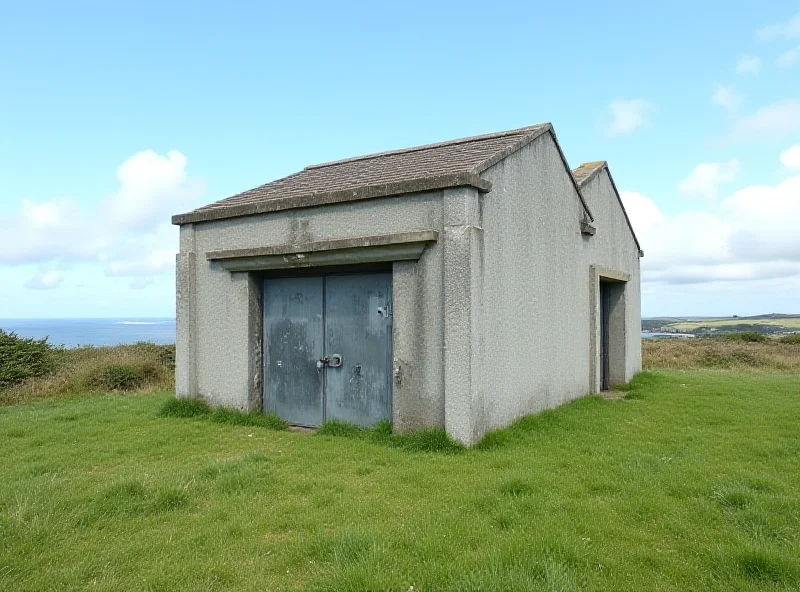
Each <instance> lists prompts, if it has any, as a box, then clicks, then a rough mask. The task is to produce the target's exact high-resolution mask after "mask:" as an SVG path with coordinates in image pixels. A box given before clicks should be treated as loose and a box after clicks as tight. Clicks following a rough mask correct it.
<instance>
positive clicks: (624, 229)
mask: <svg viewBox="0 0 800 592" xmlns="http://www.w3.org/2000/svg"><path fill="white" fill-rule="evenodd" d="M582 192H583V196H584V199H586V202H587V204H588V205H589V209H590V210H591V211H592V214H593V215H594V218H595V221H594V226H595V227H596V228H597V233H596V234H595V235H594V237H592V239H591V240H589V241H588V244H589V251H588V253H587V256H588V263H589V264H592V265H598V266H602V267H606V268H609V269H614V270H617V271H621V272H624V273H628V274H630V276H631V279H630V281H629V282H627V283H626V284H625V295H624V298H625V329H626V334H625V353H624V355H625V362H624V367H625V371H624V376H620V377H618V379H619V381H621V382H627V381H628V380H630V379H631V378H633V375H634V374H635V373H636V372H638V371H639V370H641V367H642V339H641V326H642V314H641V288H640V283H639V281H640V274H639V254H638V253H639V250H638V248H637V246H636V243H635V242H634V239H633V235H632V234H631V231H630V228H629V227H628V223H627V221H626V220H625V214H624V212H623V210H622V206H620V204H619V201H618V199H617V196H616V193H615V191H614V186H613V184H612V183H611V179H610V177H609V175H608V171H607V170H606V169H604V170H602V171H601V172H600V173H598V174H597V175H596V176H595V177H594V178H593V179H591V180H590V181H589V182H588V183H586V184H585V185H584V186H583V188H582ZM598 340H599V335H598ZM612 353H613V352H612Z"/></svg>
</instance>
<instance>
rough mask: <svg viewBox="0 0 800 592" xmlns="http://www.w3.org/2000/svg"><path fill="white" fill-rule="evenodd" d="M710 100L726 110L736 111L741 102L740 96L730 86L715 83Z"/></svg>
mask: <svg viewBox="0 0 800 592" xmlns="http://www.w3.org/2000/svg"><path fill="white" fill-rule="evenodd" d="M711 100H712V101H713V102H714V104H715V105H719V106H720V107H722V108H723V109H725V110H726V111H736V110H737V109H739V106H740V105H741V104H742V97H741V96H739V95H738V94H736V92H735V91H734V90H733V88H731V87H730V86H722V85H721V84H717V85H716V86H715V87H714V94H713V95H711Z"/></svg>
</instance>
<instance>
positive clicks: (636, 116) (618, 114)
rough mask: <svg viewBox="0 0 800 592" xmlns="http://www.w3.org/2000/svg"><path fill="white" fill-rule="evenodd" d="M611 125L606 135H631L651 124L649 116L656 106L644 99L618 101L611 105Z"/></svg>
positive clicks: (612, 102)
mask: <svg viewBox="0 0 800 592" xmlns="http://www.w3.org/2000/svg"><path fill="white" fill-rule="evenodd" d="M609 109H610V111H611V117H612V119H611V123H610V124H609V125H608V126H607V127H606V134H607V135H609V136H619V135H622V134H629V133H631V132H633V131H635V130H637V129H639V128H641V127H643V126H645V125H647V124H648V123H649V120H648V116H649V115H650V113H652V112H653V111H654V110H655V106H654V105H653V104H652V103H650V102H649V101H645V100H643V99H630V100H625V99H616V100H614V101H611V104H610V105H609Z"/></svg>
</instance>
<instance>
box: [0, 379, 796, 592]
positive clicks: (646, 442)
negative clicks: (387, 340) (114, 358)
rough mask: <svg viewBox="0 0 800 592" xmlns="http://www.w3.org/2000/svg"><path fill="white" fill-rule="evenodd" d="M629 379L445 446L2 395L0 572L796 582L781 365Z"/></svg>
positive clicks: (21, 582) (141, 581) (792, 458)
mask: <svg viewBox="0 0 800 592" xmlns="http://www.w3.org/2000/svg"><path fill="white" fill-rule="evenodd" d="M633 387H634V388H633V389H632V390H630V391H629V392H628V398H626V399H624V400H620V401H607V400H603V399H601V398H597V397H589V398H585V399H582V400H579V401H576V402H574V403H572V404H569V405H566V406H564V407H562V408H560V409H557V410H554V411H551V412H546V413H543V414H541V415H539V416H537V417H533V418H526V419H523V420H521V421H520V422H519V423H518V424H516V425H515V426H514V427H512V428H510V429H508V430H505V431H503V432H499V433H496V434H494V435H493V436H492V437H490V438H488V439H487V440H486V441H485V443H484V446H483V447H480V448H479V449H476V450H470V451H458V450H452V451H451V452H450V453H441V452H439V453H431V452H414V451H410V450H408V449H404V448H402V447H397V446H393V445H391V444H390V443H388V442H384V441H381V440H378V441H372V439H371V438H368V437H360V438H347V437H341V436H336V437H335V436H326V435H311V434H302V433H293V432H286V431H275V430H272V429H268V428H267V427H259V426H247V425H240V426H235V425H231V424H230V423H229V422H228V423H226V422H224V421H218V420H217V419H219V418H215V416H214V414H203V415H201V416H198V417H194V418H175V417H162V416H161V415H160V410H161V409H162V408H163V407H164V405H165V404H167V402H168V401H169V400H170V399H171V395H170V394H149V395H129V396H120V395H116V396H94V397H85V398H77V399H75V398H72V399H64V400H51V401H43V402H38V403H33V404H29V405H19V406H8V407H4V408H1V409H0V454H2V458H3V459H4V462H3V463H2V465H0V589H3V590H15V591H17V590H19V591H23V590H37V591H38V590H48V589H91V590H114V591H118V590H153V591H156V590H301V589H303V590H305V589H308V590H330V591H333V590H336V591H348V590H350V591H354V592H355V591H362V590H375V591H378V590H398V591H402V592H407V591H409V590H412V589H413V590H414V591H415V592H419V591H428V590H454V591H478V590H497V591H515V590H526V591H527V590H636V591H646V590H654V591H655V590H658V591H663V590H692V589H693V590H796V589H798V587H800V438H798V434H800V378H798V376H797V375H792V374H789V373H784V374H765V373H760V374H759V373H734V372H729V371H728V372H722V371H692V372H681V371H659V372H657V373H645V374H644V375H642V376H641V377H640V378H638V379H637V381H635V383H634V385H633ZM265 425H271V424H265ZM274 427H280V426H274Z"/></svg>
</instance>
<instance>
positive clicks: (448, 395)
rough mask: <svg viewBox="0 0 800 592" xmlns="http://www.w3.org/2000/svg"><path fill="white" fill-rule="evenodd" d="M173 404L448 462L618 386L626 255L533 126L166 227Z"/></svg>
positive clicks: (261, 193) (619, 211)
mask: <svg viewBox="0 0 800 592" xmlns="http://www.w3.org/2000/svg"><path fill="white" fill-rule="evenodd" d="M172 221H173V223H174V224H178V225H180V253H179V254H178V257H177V323H178V336H177V370H176V391H177V394H178V396H180V397H202V398H204V399H206V400H207V401H209V402H210V403H211V404H213V405H225V406H230V407H234V408H237V409H242V410H250V411H252V410H264V411H266V412H275V413H277V414H278V415H280V416H282V417H283V418H285V419H286V420H288V421H289V422H290V423H294V424H298V425H307V426H316V425H319V424H321V423H322V422H324V421H328V420H333V419H336V420H342V421H349V422H354V423H358V424H362V425H368V424H372V423H375V422H377V421H380V420H389V421H391V422H392V424H393V426H394V428H395V429H396V430H408V429H415V428H421V427H429V426H444V427H445V428H446V429H447V431H448V433H449V434H450V435H451V436H453V437H454V438H456V439H458V440H460V441H461V442H464V443H466V444H472V443H474V442H476V441H477V440H479V439H480V438H481V437H482V436H483V434H484V433H485V432H486V431H487V430H490V429H493V428H498V427H502V426H505V425H507V424H509V423H510V422H511V421H512V420H514V419H515V418H517V417H519V416H521V415H524V414H529V413H535V412H537V411H540V410H542V409H545V408H549V407H554V406H556V405H559V404H560V403H563V402H564V401H567V400H570V399H574V398H576V397H580V396H582V395H585V394H587V393H595V392H598V391H600V390H602V389H604V388H608V386H609V385H610V384H613V383H622V382H626V381H628V380H629V379H630V378H631V377H632V376H633V375H634V373H635V372H637V371H638V370H639V368H640V364H641V344H640V292H639V258H640V257H641V256H642V252H641V250H640V247H639V244H638V242H637V240H636V237H635V235H634V233H633V229H632V228H631V225H630V222H629V220H628V218H627V215H626V213H625V210H624V208H623V206H622V202H621V201H620V198H619V194H618V192H617V189H616V187H615V185H614V181H613V179H612V178H611V174H610V173H609V171H608V167H607V166H606V163H605V162H595V163H589V164H585V165H582V166H581V167H580V168H578V169H576V170H575V171H574V172H573V171H570V169H569V167H568V166H567V162H566V159H565V158H564V154H563V153H562V151H561V148H560V147H559V144H558V141H557V139H556V136H555V133H554V131H553V128H552V126H551V125H549V124H544V125H536V126H532V127H527V128H522V129H517V130H511V131H507V132H501V133H496V134H489V135H484V136H476V137H471V138H463V139H459V140H453V141H449V142H442V143H438V144H430V145H427V146H420V147H416V148H408V149H405V150H397V151H393V152H384V153H380V154H372V155H368V156H362V157H358V158H352V159H347V160H341V161H337V162H331V163H326V164H321V165H315V166H310V167H306V168H305V169H303V170H302V171H300V172H298V173H295V174H293V175H290V176H288V177H285V178H283V179H279V180H277V181H273V182H271V183H267V184H266V185H262V186H261V187H257V188H255V189H252V190H250V191H245V192H244V193H241V194H238V195H235V196H233V197H229V198H227V199H224V200H222V201H219V202H216V203H213V204H210V205H208V206H205V207H202V208H200V209H197V210H195V211H192V212H189V213H186V214H181V215H177V216H174V217H173V219H172Z"/></svg>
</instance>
